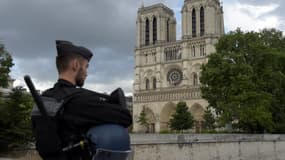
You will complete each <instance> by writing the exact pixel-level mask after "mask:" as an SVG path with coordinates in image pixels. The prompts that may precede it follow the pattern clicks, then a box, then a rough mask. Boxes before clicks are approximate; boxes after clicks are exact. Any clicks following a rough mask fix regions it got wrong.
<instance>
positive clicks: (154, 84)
mask: <svg viewBox="0 0 285 160" xmlns="http://www.w3.org/2000/svg"><path fill="white" fill-rule="evenodd" d="M152 88H153V89H156V78H153V80H152Z"/></svg>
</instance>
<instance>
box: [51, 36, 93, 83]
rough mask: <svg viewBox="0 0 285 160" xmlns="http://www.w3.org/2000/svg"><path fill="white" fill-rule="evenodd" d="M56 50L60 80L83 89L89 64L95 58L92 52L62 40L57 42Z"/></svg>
mask: <svg viewBox="0 0 285 160" xmlns="http://www.w3.org/2000/svg"><path fill="white" fill-rule="evenodd" d="M56 48H57V57H56V67H57V70H58V73H59V76H60V78H65V79H66V80H69V81H71V82H72V83H74V84H75V85H76V86H79V87H82V86H83V84H84V81H85V79H86V77H87V68H88V63H89V61H90V59H91V57H92V56H93V54H92V52H91V51H90V50H88V49H87V48H85V47H82V46H76V45H73V44H72V43H71V42H68V41H60V40H56Z"/></svg>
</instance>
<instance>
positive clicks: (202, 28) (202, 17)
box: [200, 7, 205, 36]
mask: <svg viewBox="0 0 285 160" xmlns="http://www.w3.org/2000/svg"><path fill="white" fill-rule="evenodd" d="M204 34H205V13H204V8H203V7H201V9H200V35H201V36H203V35H204Z"/></svg>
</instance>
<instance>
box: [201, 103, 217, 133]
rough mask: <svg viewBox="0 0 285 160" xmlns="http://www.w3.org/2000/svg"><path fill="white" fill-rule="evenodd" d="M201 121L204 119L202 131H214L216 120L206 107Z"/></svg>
mask: <svg viewBox="0 0 285 160" xmlns="http://www.w3.org/2000/svg"><path fill="white" fill-rule="evenodd" d="M203 119H204V122H203V129H204V130H206V131H207V130H208V131H209V130H213V129H215V122H216V120H215V117H214V115H213V114H212V112H211V110H210V108H209V107H207V109H206V111H205V113H204V116H203Z"/></svg>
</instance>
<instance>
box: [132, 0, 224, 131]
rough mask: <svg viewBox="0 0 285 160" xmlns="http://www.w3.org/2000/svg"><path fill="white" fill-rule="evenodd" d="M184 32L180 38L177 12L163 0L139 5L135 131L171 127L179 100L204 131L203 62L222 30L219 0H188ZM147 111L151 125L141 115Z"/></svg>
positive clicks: (184, 10)
mask: <svg viewBox="0 0 285 160" xmlns="http://www.w3.org/2000/svg"><path fill="white" fill-rule="evenodd" d="M181 13H182V37H181V40H176V19H175V17H174V12H173V10H171V9H170V8H168V7H167V6H165V5H164V4H161V3H159V4H155V5H152V6H148V7H143V6H142V7H141V8H139V10H138V15H137V43H136V48H135V80H134V105H133V118H134V128H133V129H134V131H135V132H140V131H147V132H160V131H165V130H169V119H170V118H171V115H172V114H173V113H174V112H175V108H176V104H177V103H178V102H179V101H184V102H186V103H187V106H188V108H189V111H190V112H191V113H192V115H193V116H194V120H195V127H194V128H193V129H192V131H194V132H200V131H201V124H202V123H203V114H204V110H205V108H206V107H207V105H208V103H207V101H206V100H204V99H202V98H201V94H200V88H199V85H200V83H199V76H200V71H201V70H200V67H201V65H202V64H203V63H206V62H207V57H206V56H207V55H209V54H211V53H213V52H215V47H214V44H215V43H217V41H218V39H219V37H220V36H221V35H223V34H224V20H223V10H222V7H221V4H220V1H219V0H184V5H183V7H182V10H181ZM142 111H144V112H145V113H146V119H147V121H148V125H147V126H142V125H140V124H139V123H138V122H137V121H138V119H139V116H140V113H141V112H142Z"/></svg>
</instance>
